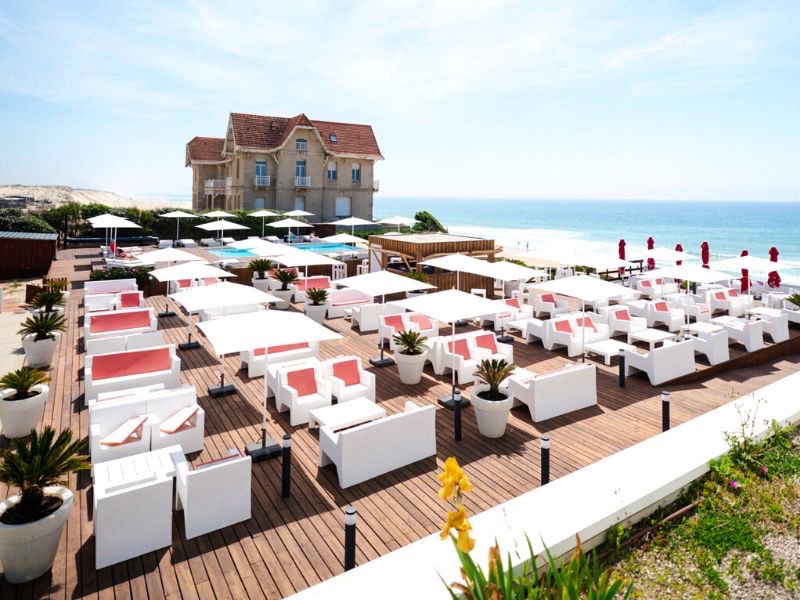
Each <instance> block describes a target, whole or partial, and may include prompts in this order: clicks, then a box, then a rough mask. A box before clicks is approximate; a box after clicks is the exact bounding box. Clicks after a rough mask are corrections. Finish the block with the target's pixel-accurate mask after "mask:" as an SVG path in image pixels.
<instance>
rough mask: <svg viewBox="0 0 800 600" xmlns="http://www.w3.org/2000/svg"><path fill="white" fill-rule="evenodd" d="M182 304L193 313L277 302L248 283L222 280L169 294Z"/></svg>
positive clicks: (271, 296) (274, 298)
mask: <svg viewBox="0 0 800 600" xmlns="http://www.w3.org/2000/svg"><path fill="white" fill-rule="evenodd" d="M169 297H170V298H172V299H173V300H174V301H175V302H177V303H178V304H180V305H181V306H183V308H184V309H185V310H186V312H189V313H193V312H198V311H201V310H207V309H210V308H225V307H227V306H239V305H242V304H267V303H268V302H279V301H280V298H276V297H275V296H273V295H272V294H268V293H266V292H262V291H260V290H257V289H256V288H254V287H252V286H249V285H242V284H240V283H230V282H227V281H225V282H222V283H217V284H215V285H200V286H197V287H193V288H189V289H188V290H183V291H180V292H176V293H174V294H170V295H169Z"/></svg>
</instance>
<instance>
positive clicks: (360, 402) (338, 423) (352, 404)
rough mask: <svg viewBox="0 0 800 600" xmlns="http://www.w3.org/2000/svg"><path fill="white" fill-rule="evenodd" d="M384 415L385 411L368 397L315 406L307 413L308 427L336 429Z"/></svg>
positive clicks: (359, 423)
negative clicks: (320, 406) (319, 406)
mask: <svg viewBox="0 0 800 600" xmlns="http://www.w3.org/2000/svg"><path fill="white" fill-rule="evenodd" d="M385 416H386V411H385V410H384V409H382V408H381V407H380V406H378V405H377V404H375V403H374V402H372V401H371V400H370V399H369V398H364V397H358V398H353V399H352V400H348V401H347V402H340V403H339V404H333V405H331V406H323V407H322V408H315V409H314V410H312V411H311V412H310V413H309V416H308V428H309V429H314V428H315V427H322V426H328V427H330V428H331V429H333V430H334V431H336V430H337V429H344V428H346V427H353V426H354V425H361V424H362V423H367V422H369V421H374V420H376V419H381V418H383V417H385Z"/></svg>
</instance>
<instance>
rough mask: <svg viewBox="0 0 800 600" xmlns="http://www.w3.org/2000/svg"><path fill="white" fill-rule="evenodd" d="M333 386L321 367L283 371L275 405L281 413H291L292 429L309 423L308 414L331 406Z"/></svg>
mask: <svg viewBox="0 0 800 600" xmlns="http://www.w3.org/2000/svg"><path fill="white" fill-rule="evenodd" d="M331 403H332V398H331V385H330V383H329V382H328V381H327V380H326V378H325V375H324V374H323V372H322V368H321V365H312V366H298V367H291V368H287V369H282V370H281V373H280V382H279V383H278V389H277V390H276V391H275V404H276V405H277V407H278V410H279V411H281V412H285V411H287V410H288V411H289V424H290V425H292V427H295V426H297V425H303V424H305V423H308V413H309V412H311V411H312V410H314V409H315V408H321V407H323V406H330V404H331Z"/></svg>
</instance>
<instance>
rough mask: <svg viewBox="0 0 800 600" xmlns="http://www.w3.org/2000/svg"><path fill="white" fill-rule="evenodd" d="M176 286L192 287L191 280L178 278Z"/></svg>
mask: <svg viewBox="0 0 800 600" xmlns="http://www.w3.org/2000/svg"><path fill="white" fill-rule="evenodd" d="M178 287H179V288H187V287H192V280H191V279H178Z"/></svg>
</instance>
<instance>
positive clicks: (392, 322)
mask: <svg viewBox="0 0 800 600" xmlns="http://www.w3.org/2000/svg"><path fill="white" fill-rule="evenodd" d="M383 324H384V325H386V326H387V327H391V328H392V329H394V330H395V331H404V330H405V328H406V325H405V323H403V316H402V315H387V316H385V317H383Z"/></svg>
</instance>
